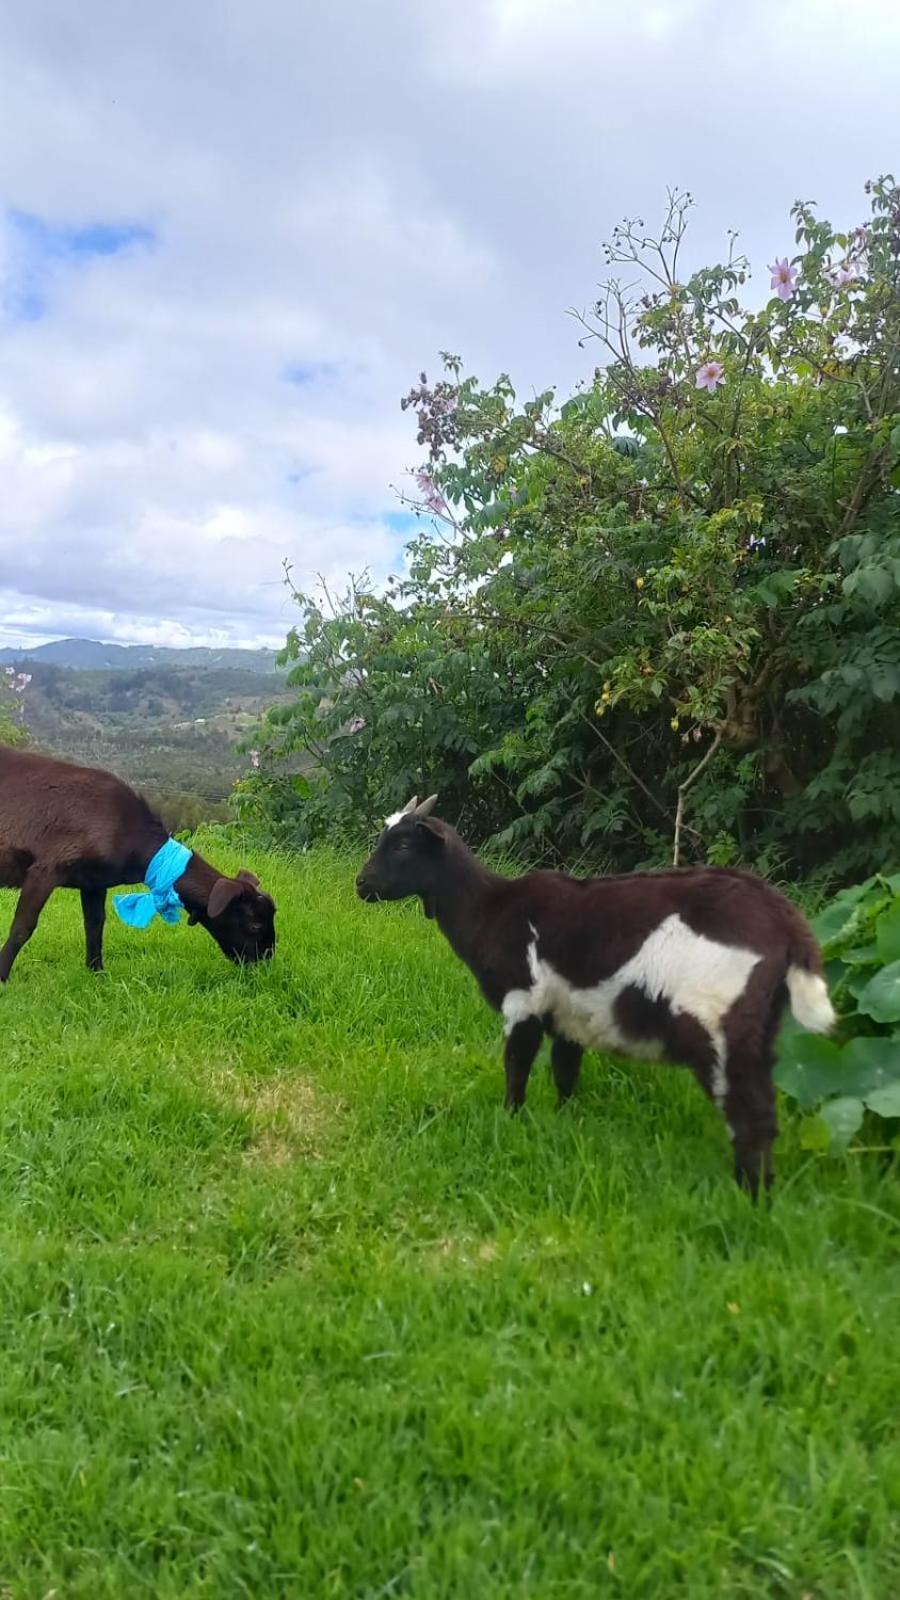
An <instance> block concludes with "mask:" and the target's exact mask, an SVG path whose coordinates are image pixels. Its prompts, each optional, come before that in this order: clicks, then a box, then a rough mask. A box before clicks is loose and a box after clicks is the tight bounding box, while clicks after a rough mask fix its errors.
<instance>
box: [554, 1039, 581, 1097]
mask: <svg viewBox="0 0 900 1600" xmlns="http://www.w3.org/2000/svg"><path fill="white" fill-rule="evenodd" d="M583 1054H584V1052H583V1050H582V1048H581V1045H580V1044H575V1043H574V1042H573V1041H572V1040H571V1039H562V1038H560V1036H559V1034H557V1035H556V1037H555V1038H554V1040H553V1048H552V1050H551V1052H550V1065H551V1067H552V1069H553V1082H554V1083H555V1084H556V1089H557V1093H558V1094H559V1103H560V1105H563V1104H564V1103H565V1101H566V1100H568V1098H569V1096H570V1095H571V1094H572V1093H573V1091H574V1089H575V1086H576V1084H577V1082H578V1074H579V1072H580V1071H581V1057H582V1055H583Z"/></svg>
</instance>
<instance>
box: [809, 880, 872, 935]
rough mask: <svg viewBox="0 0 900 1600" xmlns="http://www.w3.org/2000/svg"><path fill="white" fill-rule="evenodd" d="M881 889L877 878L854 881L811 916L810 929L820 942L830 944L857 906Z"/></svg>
mask: <svg viewBox="0 0 900 1600" xmlns="http://www.w3.org/2000/svg"><path fill="white" fill-rule="evenodd" d="M881 893H883V890H882V889H881V887H880V886H879V883H878V879H877V878H866V880H865V882H864V883H855V884H854V885H853V887H852V888H850V889H842V890H841V892H840V894H836V895H835V897H834V899H833V900H829V902H828V904H827V906H824V907H823V909H822V910H821V911H820V912H819V914H818V916H817V917H814V918H813V921H812V930H813V933H814V934H815V936H816V938H817V939H818V941H819V943H820V944H830V943H831V941H832V939H836V938H837V936H838V934H840V933H843V931H844V929H845V928H846V926H847V924H848V922H849V921H850V918H851V917H852V916H853V913H854V911H855V910H856V908H857V906H859V905H860V904H861V903H862V902H863V901H865V899H866V898H867V897H868V898H869V899H870V900H874V899H876V898H877V897H878V895H879V894H881Z"/></svg>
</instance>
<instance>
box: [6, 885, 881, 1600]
mask: <svg viewBox="0 0 900 1600" xmlns="http://www.w3.org/2000/svg"><path fill="white" fill-rule="evenodd" d="M252 864H253V865H254V867H255V868H256V869H257V870H258V871H259V872H260V875H261V876H262V877H263V879H264V882H265V884H266V886H267V887H273V889H274V892H275V893H276V895H277V898H278V903H279V937H280V947H279V951H278V954H277V957H276V960H275V962H274V964H273V965H272V966H271V967H270V968H269V969H268V970H265V971H251V972H239V971H236V970H234V969H232V968H230V967H229V966H228V965H227V964H226V962H225V961H224V960H223V959H222V957H221V956H220V955H219V953H218V951H217V950H216V948H215V947H214V945H213V944H212V942H211V941H210V940H209V939H208V938H207V937H206V935H205V934H204V933H203V932H202V930H200V929H188V928H187V927H186V926H182V927H180V928H178V929H177V930H171V929H168V928H163V927H162V926H161V925H157V927H156V929H155V930H154V931H152V932H151V933H149V934H137V933H133V932H130V931H128V930H125V929H124V928H122V927H121V926H119V925H118V924H111V925H110V930H109V935H108V940H107V964H108V971H107V973H106V975H105V976H104V977H103V978H92V977H91V976H90V975H89V974H88V973H87V972H85V971H84V970H83V969H82V965H81V962H82V950H81V932H80V927H79V924H78V904H77V900H76V899H75V897H69V896H64V895H59V896H57V897H56V901H55V903H52V904H51V906H50V907H49V909H48V911H47V913H46V914H45V917H44V920H43V922H42V924H41V927H40V929H39V930H38V933H37V934H36V936H35V938H34V940H33V942H32V944H31V945H30V946H29V948H28V949H27V950H26V951H25V953H24V954H23V955H22V957H21V958H20V961H19V965H18V966H17V968H16V970H15V972H14V974H13V978H12V981H11V983H10V985H9V987H8V988H7V989H6V990H5V991H2V992H0V1028H2V1068H3V1070H2V1074H0V1098H2V1143H0V1182H2V1190H0V1193H2V1212H0V1226H2V1237H0V1285H2V1292H0V1313H2V1331H0V1339H2V1346H0V1348H2V1358H0V1359H2V1382H0V1595H4V1596H9V1597H15V1600H20V1597H29V1600H31V1597H35V1600H38V1597H46V1596H49V1595H54V1596H56V1597H57V1600H76V1597H77V1600H81V1597H83V1600H104V1597H116V1600H119V1597H123V1600H124V1597H128V1600H131V1597H134V1596H141V1595H147V1596H154V1597H159V1600H170V1597H175V1596H178V1597H181V1596H216V1597H218V1596H223V1597H229V1596H253V1597H254V1600H261V1597H269V1596H292V1597H293V1596H297V1597H303V1600H318V1597H320V1596H321V1597H323V1600H325V1597H341V1600H343V1597H353V1600H357V1597H358V1600H387V1597H401V1596H406V1597H415V1600H442V1597H450V1596H452V1597H454V1600H463V1597H465V1600H500V1597H504V1600H505V1597H509V1596H534V1597H545V1596H546V1597H548V1600H549V1597H559V1600H580V1597H585V1600H587V1597H588V1596H590V1597H594V1596H604V1595H610V1596H613V1595H620V1596H622V1597H623V1600H671V1597H672V1596H675V1595H685V1596H689V1597H690V1600H723V1597H732V1596H742V1597H743V1596H746V1597H748V1600H749V1597H751V1596H752V1597H754V1600H759V1597H761V1596H763V1597H770V1596H772V1597H774V1596H779V1597H780V1596H789V1597H792V1600H804V1597H805V1600H810V1597H814V1600H839V1597H845V1596H846V1597H848V1600H849V1597H853V1600H896V1597H898V1596H900V1440H898V1432H900V1428H898V1418H900V1255H898V1243H900V1186H898V1175H897V1172H896V1169H895V1170H894V1171H891V1170H890V1168H887V1167H885V1166H880V1165H879V1160H880V1158H879V1157H877V1156H861V1157H860V1156H857V1157H851V1158H847V1159H846V1160H843V1161H833V1160H823V1159H822V1158H818V1157H816V1158H811V1157H809V1156H808V1155H805V1154H804V1153H803V1152H802V1151H801V1150H800V1149H799V1146H798V1142H797V1138H796V1129H792V1128H791V1127H790V1126H788V1128H787V1130H786V1133H785V1136H784V1137H783V1138H782V1140H781V1144H780V1147H779V1152H778V1171H779V1192H778V1195H777V1198H776V1200H775V1201H774V1203H773V1205H772V1206H771V1208H770V1209H765V1208H761V1209H760V1210H759V1211H754V1210H753V1209H752V1208H751V1206H750V1205H749V1204H748V1202H747V1201H746V1199H745V1198H744V1197H743V1196H742V1195H740V1194H739V1193H738V1191H737V1189H736V1188H735V1187H734V1186H733V1184H732V1180H731V1175H730V1154H729V1150H728V1148H727V1141H726V1137H725V1133H724V1129H723V1128H722V1126H721V1125H720V1123H719V1120H718V1118H717V1116H716V1115H715V1113H714V1112H713V1111H712V1110H711V1108H709V1107H708V1106H707V1105H706V1104H705V1103H704V1102H703V1101H702V1100H701V1097H700V1095H699V1093H698V1091H697V1090H696V1089H695V1087H694V1086H693V1084H692V1082H691V1081H690V1079H689V1077H688V1075H687V1074H686V1073H678V1072H673V1071H666V1070H664V1069H660V1068H654V1067H652V1066H649V1065H647V1066H645V1065H640V1066H636V1065H629V1066H627V1067H626V1066H624V1065H621V1064H618V1065H617V1064H615V1063H610V1062H607V1061H600V1060H598V1059H596V1058H588V1061H587V1063H586V1068H585V1075H584V1081H583V1086H582V1090H581V1093H580V1096H579V1098H578V1101H577V1103H576V1104H575V1105H573V1106H572V1107H570V1108H567V1110H566V1111H565V1112H564V1113H562V1114H558V1113H557V1112H556V1110H555V1107H554V1102H553V1096H552V1094H551V1089H550V1082H549V1073H548V1072H547V1070H546V1067H543V1068H542V1069H539V1070H538V1072H537V1073H536V1076H535V1079H534V1080H533V1083H532V1088H531V1094H530V1099H529V1109H528V1111H527V1112H526V1114H525V1115H524V1116H523V1117H521V1118H520V1119H519V1120H517V1121H513V1120H511V1119H509V1118H508V1117H506V1116H505V1115H504V1114H503V1113H502V1111H501V1110H500V1109H499V1103H500V1098H501V1092H502V1073H501V1069H500V1064H499V1049H498V1034H499V1029H498V1024H497V1021H496V1019H495V1018H493V1017H492V1016H491V1014H490V1013H489V1012H488V1010H487V1008H486V1007H485V1006H484V1005H483V1003H482V1002H481V1000H480V998H479V997H478V995H477V993H476V990H475V987H474V983H473V981H472V980H471V978H470V977H469V976H468V974H467V973H466V972H465V971H464V969H463V968H462V967H460V966H459V965H458V964H457V963H456V962H455V960H454V959H453V958H452V956H451V955H450V953H449V951H448V950H447V949H446V947H445V946H444V944H443V942H442V941H441V939H440V936H439V934H438V933H437V932H436V930H435V928H434V927H433V925H431V924H429V923H427V922H425V920H424V919H423V917H422V915H421V912H420V910H419V909H418V907H417V906H415V905H409V906H401V907H366V906H363V905H360V904H358V903H357V902H356V900H355V899H354V896H353V892H352V881H353V868H354V864H353V863H350V862H347V861H341V860H340V859H338V858H336V857H333V856H329V855H325V854H322V855H317V856H308V857H305V858H303V859H301V860H298V861H296V862H286V861H274V860H273V861H269V862H264V861H260V860H259V859H254V861H253V863H252ZM0 900H2V906H0V913H2V916H3V918H4V922H5V920H6V918H8V916H9V915H10V913H11V906H12V897H11V896H9V895H3V896H0Z"/></svg>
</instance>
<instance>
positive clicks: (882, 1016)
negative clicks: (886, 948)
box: [856, 961, 900, 1022]
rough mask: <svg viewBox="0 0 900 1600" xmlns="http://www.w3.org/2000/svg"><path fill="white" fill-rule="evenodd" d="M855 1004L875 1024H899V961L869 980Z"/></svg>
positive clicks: (884, 968)
mask: <svg viewBox="0 0 900 1600" xmlns="http://www.w3.org/2000/svg"><path fill="white" fill-rule="evenodd" d="M856 1003H857V1005H858V1007H859V1009H860V1011H863V1012H864V1013H865V1015H866V1016H867V1017H872V1018H873V1019H874V1021H875V1022H900V961H892V962H891V963H890V964H889V965H888V966H886V967H882V969H881V971H880V972H876V973H875V976H874V977H873V978H870V979H869V981H868V983H867V984H866V985H865V988H863V989H862V990H861V991H860V993H859V994H858V995H857V996H856Z"/></svg>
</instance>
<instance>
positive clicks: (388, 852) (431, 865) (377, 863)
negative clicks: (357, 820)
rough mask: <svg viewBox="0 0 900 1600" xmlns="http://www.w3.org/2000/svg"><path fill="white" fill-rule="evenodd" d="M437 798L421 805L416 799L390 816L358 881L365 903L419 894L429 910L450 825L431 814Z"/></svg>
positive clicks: (357, 890)
mask: <svg viewBox="0 0 900 1600" xmlns="http://www.w3.org/2000/svg"><path fill="white" fill-rule="evenodd" d="M436 800H437V795H435V794H433V795H431V796H430V797H429V798H428V799H427V800H423V801H422V804H421V805H419V804H418V801H417V799H416V797H415V796H413V798H412V800H410V801H409V802H408V804H407V805H405V806H404V808H403V810H402V811H396V812H395V813H394V815H393V816H391V817H388V819H387V821H386V823H385V825H384V828H383V830H382V833H381V837H380V838H379V840H378V843H377V845H376V846H375V849H374V850H373V851H372V854H371V855H370V857H369V859H368V861H367V862H366V863H365V866H364V867H363V869H362V871H361V872H360V874H359V876H358V877H357V880H356V892H357V894H358V895H359V897H360V899H361V900H406V899H407V898H408V897H409V896H410V895H414V894H418V895H421V896H422V899H423V900H424V901H425V905H426V908H427V906H428V903H429V901H430V899H431V896H432V894H433V892H434V889H435V886H436V883H437V876H438V873H439V871H440V866H441V858H442V855H443V851H444V843H445V829H446V825H445V824H444V823H443V822H440V821H439V820H438V819H437V817H432V816H431V811H432V809H433V807H434V804H435V802H436Z"/></svg>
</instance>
